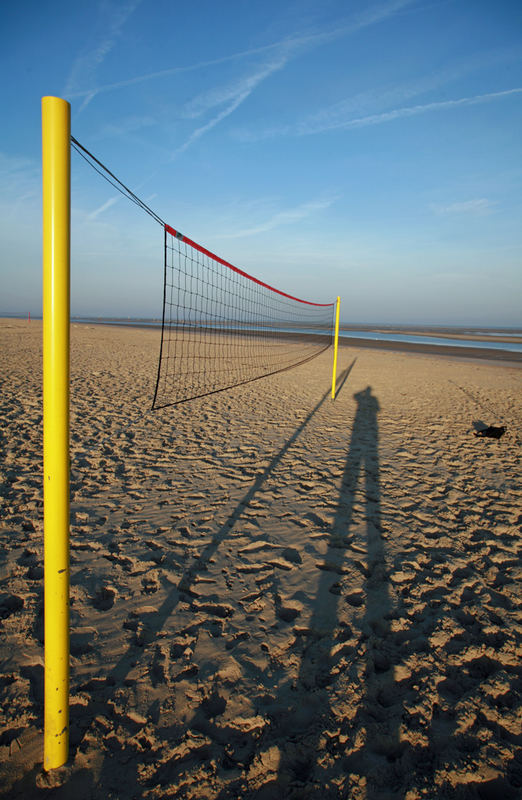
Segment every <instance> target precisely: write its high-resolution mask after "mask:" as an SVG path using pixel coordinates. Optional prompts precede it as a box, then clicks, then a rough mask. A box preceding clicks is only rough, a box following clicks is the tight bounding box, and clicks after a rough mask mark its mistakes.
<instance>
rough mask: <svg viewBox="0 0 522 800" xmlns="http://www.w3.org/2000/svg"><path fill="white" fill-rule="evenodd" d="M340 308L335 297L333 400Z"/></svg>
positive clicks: (339, 300)
mask: <svg viewBox="0 0 522 800" xmlns="http://www.w3.org/2000/svg"><path fill="white" fill-rule="evenodd" d="M340 308H341V298H340V297H338V298H337V304H336V309H335V337H334V360H333V375H332V400H335V383H336V381H337V350H338V347H339V310H340Z"/></svg>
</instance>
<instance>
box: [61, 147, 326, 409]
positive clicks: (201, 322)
mask: <svg viewBox="0 0 522 800" xmlns="http://www.w3.org/2000/svg"><path fill="white" fill-rule="evenodd" d="M71 147H72V148H73V149H74V150H75V151H76V152H77V153H78V155H80V156H81V157H82V158H83V159H84V160H85V161H86V162H87V163H88V164H89V165H90V166H91V167H92V168H93V169H94V170H95V171H96V172H97V173H98V174H99V175H101V177H102V178H104V180H106V181H107V182H108V183H109V184H110V185H111V186H113V187H114V188H115V189H117V190H118V191H119V192H121V194H122V195H124V196H125V197H127V199H128V200H130V201H131V202H133V203H135V204H136V205H137V206H138V207H139V208H141V210H142V211H145V212H146V213H147V214H148V215H149V216H150V217H152V218H153V219H154V220H155V221H156V222H157V223H159V224H160V225H161V226H162V227H163V230H164V286H163V317H162V327H161V347H160V354H159V360H158V372H157V379H156V388H155V392H154V398H153V402H152V409H153V410H154V409H158V408H165V407H167V406H173V405H177V404H178V403H184V402H186V401H188V400H193V399H195V398H198V397H205V396H206V395H210V394H214V393H215V392H221V391H224V390H225V389H231V388H232V387H234V386H240V385H241V384H244V383H249V382H251V381H255V380H258V379H260V378H264V377H267V376H268V375H274V374H276V373H278V372H283V371H284V370H287V369H292V368H293V367H296V366H298V365H299V364H303V363H305V362H306V361H309V360H310V359H312V358H315V356H317V355H319V354H320V353H322V352H323V351H324V350H326V349H327V348H328V347H330V345H331V343H332V340H333V326H334V315H335V303H312V302H310V301H307V300H301V299H299V298H297V297H294V296H292V295H290V294H287V293H286V292H282V291H280V290H279V289H275V288H274V287H272V286H269V284H267V283H264V282H263V281H261V280H259V279H257V278H254V277H252V276H251V275H249V274H248V273H246V272H244V271H243V270H241V269H238V268H237V267H235V266H233V265H232V264H230V263H228V262H227V261H224V260H223V259H222V258H220V257H219V256H217V255H215V254H214V253H211V252H210V251H209V250H207V249H206V248H204V247H202V246H201V245H199V244H197V243H196V242H194V241H192V240H191V239H189V238H188V237H186V236H184V235H183V234H181V233H179V232H178V231H176V230H174V228H171V227H170V225H167V224H166V223H165V222H164V221H163V220H162V219H161V217H159V216H158V214H156V212H155V211H153V210H152V209H151V208H150V207H149V206H148V205H147V204H146V203H144V202H143V200H141V199H140V198H139V197H138V196H137V195H136V194H135V193H134V192H133V191H132V190H131V189H129V188H128V187H127V186H126V185H125V184H124V183H122V181H120V179H119V178H117V177H116V175H114V173H112V172H111V171H110V170H109V169H108V168H107V167H106V166H105V165H104V164H102V162H101V161H99V159H97V158H96V156H94V155H93V154H92V153H91V152H89V150H87V148H85V147H84V146H83V145H82V144H80V142H79V141H78V140H77V139H75V138H74V137H73V136H71Z"/></svg>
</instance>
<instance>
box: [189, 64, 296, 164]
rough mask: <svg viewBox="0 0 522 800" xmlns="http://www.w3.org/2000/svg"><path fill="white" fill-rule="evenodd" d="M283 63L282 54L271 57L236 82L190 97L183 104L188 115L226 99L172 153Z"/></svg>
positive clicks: (205, 110) (212, 125)
mask: <svg viewBox="0 0 522 800" xmlns="http://www.w3.org/2000/svg"><path fill="white" fill-rule="evenodd" d="M286 63H287V59H286V57H285V56H284V55H281V56H280V57H279V58H276V59H273V60H271V61H270V62H269V63H267V64H264V65H263V66H262V67H260V68H259V69H257V70H256V71H254V72H252V73H251V74H250V75H247V76H245V77H241V78H240V79H239V80H238V81H237V82H236V83H233V84H229V85H227V86H225V87H220V88H216V89H213V90H211V91H209V92H205V93H203V94H201V95H200V96H199V97H197V98H195V99H194V100H193V101H191V103H190V104H188V106H187V107H186V109H185V111H184V113H185V115H186V116H188V117H189V118H195V117H200V116H203V115H204V114H206V113H208V112H209V111H211V110H213V109H215V108H217V107H219V106H220V105H222V104H223V103H226V106H225V108H223V109H221V110H220V111H219V112H218V113H217V114H216V115H215V116H213V117H212V118H211V119H210V120H208V121H207V122H206V123H205V124H204V125H201V126H200V127H199V128H196V130H194V131H193V132H192V133H191V134H190V136H189V137H188V138H187V139H186V141H185V142H184V143H183V144H182V145H180V146H179V147H178V148H176V150H175V151H174V153H173V157H176V156H177V155H179V154H180V153H182V152H184V151H185V150H187V148H188V147H190V145H191V144H193V143H194V142H195V141H196V140H197V139H199V138H201V136H203V135H204V134H205V133H208V131H210V130H212V128H215V126H216V125H218V124H219V123H220V122H222V121H223V120H224V119H226V117H228V116H230V114H232V113H233V112H234V111H235V110H236V109H237V108H239V106H240V105H241V104H242V103H244V102H245V100H246V99H247V98H248V97H249V96H250V95H251V94H252V92H253V91H254V90H255V89H256V88H257V86H259V85H260V84H261V83H262V82H263V81H265V80H266V79H267V78H268V77H269V76H270V75H273V74H274V73H275V72H277V71H278V70H280V69H282V68H283V67H284V66H285V64H286Z"/></svg>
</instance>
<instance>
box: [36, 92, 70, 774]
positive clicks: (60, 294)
mask: <svg viewBox="0 0 522 800" xmlns="http://www.w3.org/2000/svg"><path fill="white" fill-rule="evenodd" d="M70 128H71V123H70V106H69V103H67V102H66V101H65V100H61V99H60V98H58V97H43V98H42V187H43V426H44V442H43V445H44V446H43V449H44V565H45V576H44V593H45V626H44V631H45V670H44V673H45V691H44V703H45V709H44V769H45V770H50V769H54V768H56V767H60V766H62V765H63V764H65V762H66V761H67V758H68V755H69V283H70V278H69V273H70V261H69V260H70V174H71V171H70V162H71V155H70V154H71V150H70Z"/></svg>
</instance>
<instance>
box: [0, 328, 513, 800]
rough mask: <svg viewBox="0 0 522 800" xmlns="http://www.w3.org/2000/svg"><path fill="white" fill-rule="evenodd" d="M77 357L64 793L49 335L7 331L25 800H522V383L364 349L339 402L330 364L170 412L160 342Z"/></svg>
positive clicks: (0, 746)
mask: <svg viewBox="0 0 522 800" xmlns="http://www.w3.org/2000/svg"><path fill="white" fill-rule="evenodd" d="M71 343H72V351H71V709H70V718H71V728H70V737H71V747H70V753H71V757H70V761H69V763H68V765H67V767H66V768H64V769H62V770H59V771H57V772H54V771H53V772H51V773H48V774H46V773H42V750H43V734H42V719H43V702H42V701H43V641H42V639H43V616H42V613H43V557H42V550H43V541H42V539H43V532H42V528H43V526H42V463H41V462H42V430H41V428H42V425H41V423H42V407H41V323H38V322H31V323H28V322H26V321H22V320H3V321H0V364H1V374H2V393H1V401H0V431H1V444H0V446H1V455H2V459H1V465H0V504H1V505H0V509H1V529H0V537H1V545H2V550H1V554H2V555H1V567H0V580H1V587H0V631H1V636H0V697H1V716H0V793H2V796H4V797H9V798H11V799H12V800H15V798H24V800H31V799H32V798H39V797H45V798H53V800H54V798H59V799H60V800H62V798H67V800H69V799H70V800H84V799H85V800H86V799H87V798H151V800H152V799H153V798H154V800H156V799H160V798H177V799H178V800H182V799H185V798H187V799H188V798H191V799H193V800H200V799H205V800H207V799H210V798H212V799H213V800H214V799H215V800H217V799H218V798H219V799H220V800H221V799H223V800H224V799H225V798H229V799H230V800H231V799H232V798H241V800H251V799H253V798H255V800H279V798H281V799H282V798H290V799H291V800H301V798H303V799H305V798H306V799H308V798H321V800H325V799H326V798H346V799H347V800H348V799H350V800H351V799H352V798H353V800H399V798H400V800H418V798H428V799H429V800H432V799H433V798H458V800H468V799H471V798H477V800H493V799H495V800H496V798H502V800H515V799H516V798H520V797H522V726H521V722H522V719H521V696H522V666H521V660H520V655H521V638H522V637H521V634H522V613H521V609H522V602H521V597H520V583H519V581H520V577H521V567H522V548H521V534H520V528H521V522H522V503H521V494H522V492H521V484H520V439H521V437H520V431H521V408H520V396H521V383H522V382H521V378H522V371H521V370H520V368H517V367H515V366H508V365H505V364H503V363H502V362H498V363H497V364H495V363H486V362H482V361H480V360H477V359H475V360H473V361H471V360H469V361H466V360H459V359H456V358H445V357H444V356H440V355H439V356H433V355H430V356H428V355H424V354H422V353H398V352H389V351H386V350H379V349H368V348H358V347H355V346H346V347H342V348H341V349H340V354H339V370H338V374H339V379H338V394H337V398H336V400H335V402H332V401H331V399H330V394H329V387H330V381H331V364H332V353H331V351H329V352H327V353H325V354H323V355H321V356H319V357H318V358H317V359H315V360H313V361H311V362H309V363H308V364H305V365H303V366H301V367H298V368H296V369H295V370H292V371H288V372H285V373H282V374H280V375H276V376H273V377H270V378H266V379H263V380H260V381H256V382H254V383H251V384H248V385H245V386H242V387H239V388H236V389H233V390H231V391H228V392H224V393H221V394H216V395H213V396H211V397H208V398H203V399H200V400H196V401H193V402H191V403H186V404H184V405H181V406H177V407H175V408H166V409H163V410H161V411H158V412H154V413H151V412H150V411H149V408H150V403H151V399H152V394H153V390H154V382H155V378H156V368H157V354H158V348H159V332H158V331H150V330H139V329H130V328H129V329H127V328H110V327H101V326H89V325H73V326H72V329H71ZM479 421H480V422H482V423H484V424H488V425H489V424H493V425H500V424H502V425H505V426H506V428H507V431H506V433H505V435H504V436H503V437H502V438H501V439H500V440H498V441H497V440H490V439H481V438H477V437H475V436H474V435H473V433H474V423H475V424H478V423H479Z"/></svg>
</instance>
